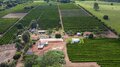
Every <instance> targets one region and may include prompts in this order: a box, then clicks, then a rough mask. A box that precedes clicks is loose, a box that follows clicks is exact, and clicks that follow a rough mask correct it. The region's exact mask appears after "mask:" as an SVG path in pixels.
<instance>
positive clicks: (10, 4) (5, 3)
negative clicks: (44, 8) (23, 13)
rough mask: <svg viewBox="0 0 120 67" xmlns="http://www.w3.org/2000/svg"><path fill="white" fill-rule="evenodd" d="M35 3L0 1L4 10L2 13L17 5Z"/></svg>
mask: <svg viewBox="0 0 120 67" xmlns="http://www.w3.org/2000/svg"><path fill="white" fill-rule="evenodd" d="M29 1H30V2H33V0H0V6H2V9H0V11H2V10H5V9H8V8H11V7H14V6H16V5H17V4H21V3H25V2H29Z"/></svg>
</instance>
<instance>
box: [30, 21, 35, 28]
mask: <svg viewBox="0 0 120 67" xmlns="http://www.w3.org/2000/svg"><path fill="white" fill-rule="evenodd" d="M30 27H31V29H33V28H35V29H36V28H37V21H36V20H32V21H31V26H30Z"/></svg>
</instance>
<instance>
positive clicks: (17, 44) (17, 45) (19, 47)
mask: <svg viewBox="0 0 120 67" xmlns="http://www.w3.org/2000/svg"><path fill="white" fill-rule="evenodd" d="M15 47H16V48H17V50H18V51H20V50H21V49H22V48H23V47H22V45H21V44H20V43H18V42H17V43H16V45H15Z"/></svg>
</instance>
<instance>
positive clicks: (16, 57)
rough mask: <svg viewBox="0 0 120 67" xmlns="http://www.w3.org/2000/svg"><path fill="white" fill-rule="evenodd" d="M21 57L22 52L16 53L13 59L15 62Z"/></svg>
mask: <svg viewBox="0 0 120 67" xmlns="http://www.w3.org/2000/svg"><path fill="white" fill-rule="evenodd" d="M20 56H21V52H16V54H15V56H14V57H13V59H14V60H18V59H19V58H20Z"/></svg>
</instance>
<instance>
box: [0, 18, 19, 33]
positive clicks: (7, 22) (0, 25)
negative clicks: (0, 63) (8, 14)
mask: <svg viewBox="0 0 120 67" xmlns="http://www.w3.org/2000/svg"><path fill="white" fill-rule="evenodd" d="M13 21H14V22H16V21H17V19H0V34H2V33H4V32H5V31H6V30H7V29H8V28H9V27H10V26H11V25H13V24H14V22H13Z"/></svg>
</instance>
